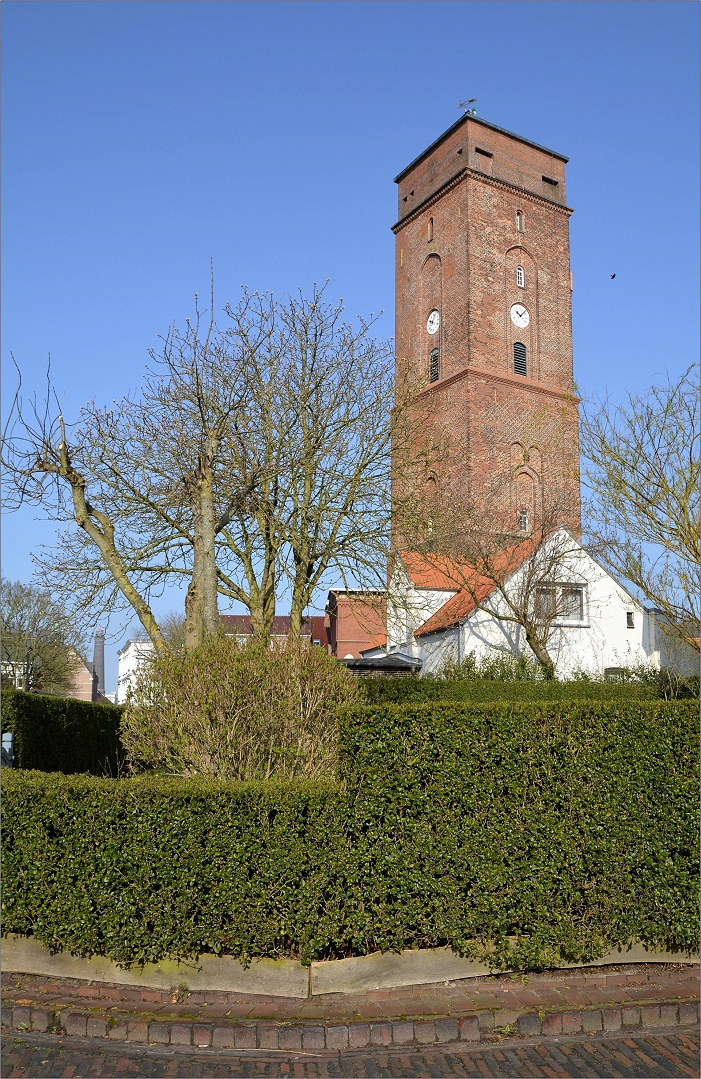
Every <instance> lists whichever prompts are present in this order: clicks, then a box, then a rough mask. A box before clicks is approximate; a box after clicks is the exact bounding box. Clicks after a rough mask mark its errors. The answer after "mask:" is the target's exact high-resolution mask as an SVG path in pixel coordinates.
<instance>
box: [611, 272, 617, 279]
mask: <svg viewBox="0 0 701 1079" xmlns="http://www.w3.org/2000/svg"><path fill="white" fill-rule="evenodd" d="M615 276H616V275H615V273H612V274H611V280H612V281H613V279H614V277H615Z"/></svg>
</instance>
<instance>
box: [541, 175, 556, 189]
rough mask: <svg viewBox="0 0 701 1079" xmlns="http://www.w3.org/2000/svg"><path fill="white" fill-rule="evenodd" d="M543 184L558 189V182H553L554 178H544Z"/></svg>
mask: <svg viewBox="0 0 701 1079" xmlns="http://www.w3.org/2000/svg"><path fill="white" fill-rule="evenodd" d="M543 183H544V184H550V186H551V187H557V180H553V178H552V176H544V177H543Z"/></svg>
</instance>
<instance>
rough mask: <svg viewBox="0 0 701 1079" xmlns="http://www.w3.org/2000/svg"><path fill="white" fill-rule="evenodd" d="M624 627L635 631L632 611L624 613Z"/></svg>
mask: <svg viewBox="0 0 701 1079" xmlns="http://www.w3.org/2000/svg"><path fill="white" fill-rule="evenodd" d="M626 626H627V628H628V629H635V615H634V613H633V611H626Z"/></svg>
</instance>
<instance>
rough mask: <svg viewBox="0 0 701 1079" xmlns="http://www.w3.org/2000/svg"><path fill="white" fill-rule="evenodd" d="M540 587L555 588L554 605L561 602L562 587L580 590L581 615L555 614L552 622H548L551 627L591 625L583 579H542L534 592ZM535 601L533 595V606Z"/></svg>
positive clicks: (569, 627) (584, 626)
mask: <svg viewBox="0 0 701 1079" xmlns="http://www.w3.org/2000/svg"><path fill="white" fill-rule="evenodd" d="M540 588H543V589H546V588H547V589H554V590H555V603H556V606H559V605H561V603H562V592H563V589H565V588H578V589H580V590H581V592H582V617H581V618H566V617H565V616H564V615H562V614H557V615H556V616H555V617H554V618H553V620H552V622H551V623H550V624H551V626H552V627H553V628H554V627H556V626H559V627H561V628H563V629H587V628H588V627H589V626H590V625H591V623H590V621H589V597H588V589H587V585H586V583H585V582H584V581H552V582H551V581H544V582H543V584H542V585H540V586H539V587H538V588H537V589H536V594H537V592H538V591H539V590H540ZM536 602H537V599H536V597H535V596H534V606H535V603H536Z"/></svg>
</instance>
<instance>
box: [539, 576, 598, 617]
mask: <svg viewBox="0 0 701 1079" xmlns="http://www.w3.org/2000/svg"><path fill="white" fill-rule="evenodd" d="M533 606H534V610H535V616H536V618H537V619H538V620H539V621H540V622H545V623H549V622H556V623H557V622H560V623H568V622H573V623H579V624H580V625H581V624H582V623H583V622H584V615H585V607H584V585H572V584H548V585H543V586H542V587H541V588H537V589H536V593H535V602H534V605H533Z"/></svg>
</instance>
